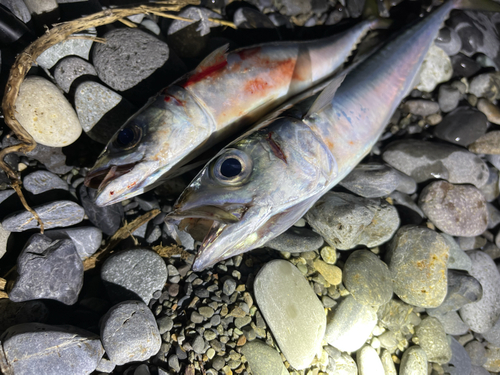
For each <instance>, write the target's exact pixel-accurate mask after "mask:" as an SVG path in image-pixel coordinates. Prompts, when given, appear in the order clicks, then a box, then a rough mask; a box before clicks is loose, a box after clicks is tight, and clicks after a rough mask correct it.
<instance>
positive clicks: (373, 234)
mask: <svg viewBox="0 0 500 375" xmlns="http://www.w3.org/2000/svg"><path fill="white" fill-rule="evenodd" d="M305 218H306V220H307V222H308V223H309V225H311V227H312V228H313V229H314V230H315V231H316V232H318V233H319V234H321V235H322V236H323V238H325V240H326V241H327V242H328V243H329V244H330V245H331V246H332V247H335V248H337V249H340V250H348V249H352V248H353V247H355V246H356V245H366V246H367V247H375V246H378V245H380V244H382V243H384V242H386V241H387V240H389V238H391V237H392V235H393V234H394V232H395V230H396V229H397V227H398V226H399V217H398V215H397V211H396V209H395V208H394V207H393V206H391V205H389V204H388V203H387V202H385V201H381V200H380V199H364V198H359V197H356V196H354V195H351V194H346V193H337V192H329V193H327V194H325V195H324V196H323V197H321V198H320V200H318V202H316V204H315V206H314V207H312V208H311V209H310V210H309V211H308V212H307V213H306V215H305Z"/></svg>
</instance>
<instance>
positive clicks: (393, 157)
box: [382, 139, 489, 188]
mask: <svg viewBox="0 0 500 375" xmlns="http://www.w3.org/2000/svg"><path fill="white" fill-rule="evenodd" d="M382 158H383V159H384V161H385V162H387V163H389V164H390V165H391V166H393V167H394V168H396V169H398V170H400V171H401V172H403V173H406V174H407V175H408V176H411V177H413V179H414V180H415V181H416V182H417V183H419V182H423V181H426V180H429V179H432V178H443V179H446V180H448V181H449V182H451V183H454V184H472V185H475V186H476V187H478V188H480V187H481V186H483V185H484V184H485V183H486V182H487V181H488V176H489V173H488V166H487V165H486V163H484V162H483V161H482V160H481V159H480V158H479V157H478V156H477V155H474V154H473V153H471V152H468V151H465V150H464V149H463V148H460V147H457V146H453V145H447V144H438V143H434V142H428V141H420V140H413V139H408V140H403V141H396V142H392V143H390V144H389V145H388V146H387V148H386V150H385V152H384V154H383V155H382Z"/></svg>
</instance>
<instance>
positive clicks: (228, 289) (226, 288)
mask: <svg viewBox="0 0 500 375" xmlns="http://www.w3.org/2000/svg"><path fill="white" fill-rule="evenodd" d="M235 290H236V281H234V279H233V278H231V277H229V278H227V279H226V280H224V284H223V285H222V293H224V294H225V295H226V296H231V295H232V294H233V293H234V291H235Z"/></svg>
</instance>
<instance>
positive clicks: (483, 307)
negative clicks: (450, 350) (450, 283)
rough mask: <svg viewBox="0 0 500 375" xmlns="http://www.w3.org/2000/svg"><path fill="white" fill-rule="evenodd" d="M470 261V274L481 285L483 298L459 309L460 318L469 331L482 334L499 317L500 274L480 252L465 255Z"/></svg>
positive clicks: (493, 264) (490, 260)
mask: <svg viewBox="0 0 500 375" xmlns="http://www.w3.org/2000/svg"><path fill="white" fill-rule="evenodd" d="M467 254H468V255H469V256H470V258H471V260H472V269H471V271H470V274H471V275H472V276H473V277H475V278H476V279H477V280H479V282H480V283H481V286H482V287H483V298H481V299H480V300H479V301H477V302H474V303H469V304H467V305H465V306H463V307H462V308H461V309H460V316H461V317H462V319H463V321H464V322H465V323H466V324H467V325H468V326H469V327H470V329H471V330H473V331H474V332H477V333H484V332H487V331H488V330H490V329H491V328H492V327H493V325H494V324H495V323H496V321H497V320H498V318H499V317H500V291H499V288H498V286H499V285H500V273H499V272H498V270H497V268H496V266H495V263H494V262H493V260H492V259H491V258H490V257H489V256H488V255H487V254H484V253H483V252H481V251H469V252H468V253H467Z"/></svg>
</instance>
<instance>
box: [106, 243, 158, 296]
mask: <svg viewBox="0 0 500 375" xmlns="http://www.w3.org/2000/svg"><path fill="white" fill-rule="evenodd" d="M101 278H102V280H103V282H104V286H105V287H106V290H107V292H108V294H109V296H110V297H111V299H112V300H113V301H124V300H126V299H141V300H142V301H144V302H145V303H146V304H147V303H149V301H150V300H151V298H153V294H154V293H155V292H156V291H158V290H159V291H161V290H162V289H163V286H164V285H165V282H166V281H167V278H168V271H167V266H166V265H165V261H164V260H163V258H162V257H161V256H159V255H158V254H157V253H155V252H154V251H151V250H145V249H132V250H124V251H120V252H118V253H115V254H113V255H112V256H110V257H109V258H108V259H106V261H105V262H104V264H103V265H102V268H101Z"/></svg>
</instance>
